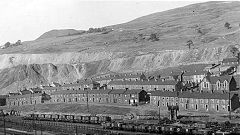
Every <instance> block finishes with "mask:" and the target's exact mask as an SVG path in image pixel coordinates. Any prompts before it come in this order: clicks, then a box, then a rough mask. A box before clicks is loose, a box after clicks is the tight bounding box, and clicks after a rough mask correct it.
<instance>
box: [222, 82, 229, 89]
mask: <svg viewBox="0 0 240 135" xmlns="http://www.w3.org/2000/svg"><path fill="white" fill-rule="evenodd" d="M227 85H228V83H227V81H226V80H225V81H224V82H223V88H224V89H227Z"/></svg>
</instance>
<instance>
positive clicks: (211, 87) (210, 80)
mask: <svg viewBox="0 0 240 135" xmlns="http://www.w3.org/2000/svg"><path fill="white" fill-rule="evenodd" d="M230 86H231V87H232V89H236V87H237V84H236V80H235V77H234V76H210V77H206V78H204V79H203V82H202V83H201V85H200V90H202V91H218V92H227V91H229V87H230Z"/></svg>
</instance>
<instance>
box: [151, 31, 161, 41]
mask: <svg viewBox="0 0 240 135" xmlns="http://www.w3.org/2000/svg"><path fill="white" fill-rule="evenodd" d="M149 40H151V41H158V40H159V39H158V37H157V35H156V33H154V34H153V33H152V34H151V35H150V38H149Z"/></svg>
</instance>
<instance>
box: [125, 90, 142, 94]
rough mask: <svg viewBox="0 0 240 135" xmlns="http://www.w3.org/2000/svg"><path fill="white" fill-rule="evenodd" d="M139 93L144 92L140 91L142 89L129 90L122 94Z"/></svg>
mask: <svg viewBox="0 0 240 135" xmlns="http://www.w3.org/2000/svg"><path fill="white" fill-rule="evenodd" d="M141 91H144V90H142V89H131V90H127V91H125V93H124V94H139V93H140V92H141Z"/></svg>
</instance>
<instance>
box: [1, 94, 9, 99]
mask: <svg viewBox="0 0 240 135" xmlns="http://www.w3.org/2000/svg"><path fill="white" fill-rule="evenodd" d="M7 97H8V95H0V99H4V98H7Z"/></svg>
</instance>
